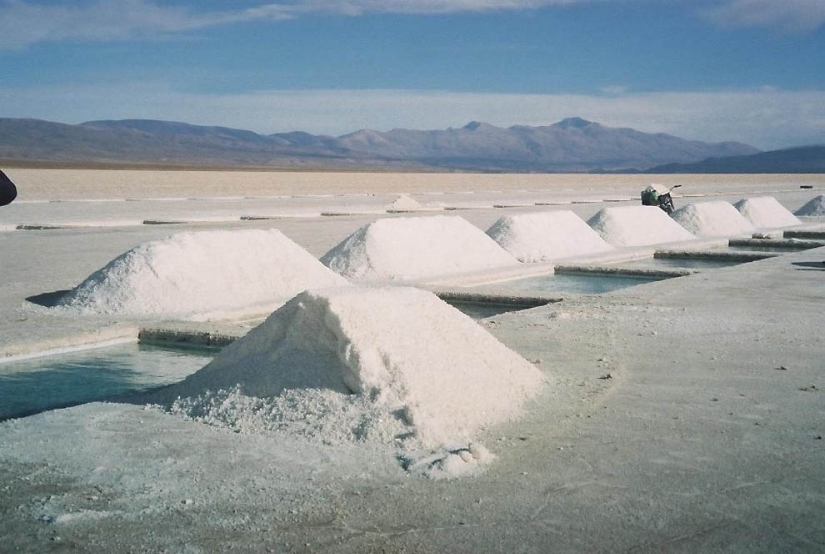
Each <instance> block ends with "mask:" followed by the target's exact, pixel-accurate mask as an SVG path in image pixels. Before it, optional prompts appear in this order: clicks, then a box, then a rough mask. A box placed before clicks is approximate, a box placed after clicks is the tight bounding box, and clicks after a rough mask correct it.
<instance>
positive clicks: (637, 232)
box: [587, 206, 695, 246]
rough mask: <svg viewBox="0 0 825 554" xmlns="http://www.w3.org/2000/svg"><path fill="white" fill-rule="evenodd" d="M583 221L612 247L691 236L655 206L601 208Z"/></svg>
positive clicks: (648, 243) (646, 243) (669, 240)
mask: <svg viewBox="0 0 825 554" xmlns="http://www.w3.org/2000/svg"><path fill="white" fill-rule="evenodd" d="M587 223H588V225H590V227H592V228H593V230H595V231H596V232H597V233H598V234H599V235H601V237H602V238H603V239H604V240H605V241H607V242H608V243H610V244H612V245H613V246H650V245H654V244H662V243H666V242H679V241H685V240H691V239H693V238H695V237H694V236H693V235H692V234H691V233H690V232H688V231H687V230H685V228H684V227H682V226H681V225H679V224H678V223H676V222H675V221H673V220H672V219H671V218H670V217H669V216H668V215H667V214H666V213H665V212H663V211H662V210H661V209H659V208H657V207H655V206H621V207H616V208H604V209H603V210H601V211H600V212H599V213H597V214H596V215H594V216H593V217H592V218H590V220H589V221H588V222H587Z"/></svg>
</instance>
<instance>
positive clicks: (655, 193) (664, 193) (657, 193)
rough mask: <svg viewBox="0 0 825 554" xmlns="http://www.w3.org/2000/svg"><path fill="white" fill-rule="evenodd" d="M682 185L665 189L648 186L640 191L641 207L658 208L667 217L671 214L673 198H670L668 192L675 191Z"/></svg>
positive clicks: (660, 186) (657, 186)
mask: <svg viewBox="0 0 825 554" xmlns="http://www.w3.org/2000/svg"><path fill="white" fill-rule="evenodd" d="M681 186H682V185H673V186H672V187H670V188H669V189H666V188H665V187H663V186H662V185H656V184H653V185H650V186H649V187H647V188H646V189H645V190H643V191H642V205H643V206H658V207H659V208H661V209H662V210H664V212H665V213H666V214H668V215H670V214H671V213H673V210H674V207H673V198H672V197H671V196H670V191H672V190H673V189H677V188H679V187H681Z"/></svg>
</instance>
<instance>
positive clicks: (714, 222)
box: [671, 200, 756, 237]
mask: <svg viewBox="0 0 825 554" xmlns="http://www.w3.org/2000/svg"><path fill="white" fill-rule="evenodd" d="M671 217H672V218H673V219H674V220H675V221H676V222H677V223H679V225H681V226H682V227H684V228H685V229H687V230H688V231H690V232H691V233H693V234H694V235H696V236H699V237H729V236H735V235H749V234H751V233H753V232H754V231H755V230H756V228H755V227H754V226H753V225H751V223H750V221H748V220H747V219H745V217H744V216H743V215H742V214H741V213H739V211H738V210H737V209H736V208H734V207H733V204H731V203H730V202H725V201H724V200H719V201H714V202H700V203H696V204H688V205H687V206H685V207H683V208H679V209H678V210H676V211H675V212H673V214H672V215H671Z"/></svg>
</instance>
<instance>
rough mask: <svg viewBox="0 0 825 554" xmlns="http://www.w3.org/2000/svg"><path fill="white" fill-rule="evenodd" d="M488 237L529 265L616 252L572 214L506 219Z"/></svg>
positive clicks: (522, 215) (500, 221)
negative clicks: (577, 256) (570, 257)
mask: <svg viewBox="0 0 825 554" xmlns="http://www.w3.org/2000/svg"><path fill="white" fill-rule="evenodd" d="M487 234H488V235H490V237H491V238H492V239H493V240H495V241H496V242H497V243H498V244H499V245H500V246H501V247H502V248H504V249H505V250H507V251H508V252H509V253H510V254H512V255H513V256H515V257H516V258H517V259H518V260H519V261H520V262H525V263H532V262H543V261H549V260H556V259H559V258H565V257H569V256H576V255H586V254H597V253H599V252H608V251H610V250H613V247H612V246H610V245H609V244H607V243H606V242H605V241H604V240H603V239H602V238H601V237H600V236H599V234H598V233H596V232H595V231H594V230H593V229H591V228H590V227H589V226H588V225H587V224H586V223H585V222H584V221H583V220H582V219H581V218H580V217H579V216H577V215H576V214H574V213H573V212H571V211H569V210H558V211H551V212H537V213H529V214H518V215H508V216H504V217H502V218H501V219H499V220H498V221H496V222H495V223H494V224H493V226H492V227H490V228H489V229H488V230H487Z"/></svg>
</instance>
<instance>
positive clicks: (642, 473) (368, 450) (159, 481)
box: [0, 170, 825, 552]
mask: <svg viewBox="0 0 825 554" xmlns="http://www.w3.org/2000/svg"><path fill="white" fill-rule="evenodd" d="M110 173H111V174H110ZM126 173H129V174H130V175H126ZM132 173H134V174H138V175H131V174H132ZM161 173H163V172H161ZM169 173H170V174H163V175H158V176H153V177H152V179H150V180H146V181H145V182H144V180H143V179H144V178H145V177H146V175H145V174H143V172H125V173H122V174H121V173H118V172H107V173H106V174H105V175H102V174H96V173H92V175H93V176H95V179H90V178H89V177H88V175H87V176H86V177H85V179H84V178H81V177H80V176H78V175H76V174H64V175H63V177H66V180H65V181H61V175H60V174H59V173H51V172H48V173H39V172H38V171H37V170H25V171H24V170H17V171H13V170H12V171H9V172H8V174H9V175H10V177H12V179H14V180H15V181H16V182H17V183H18V187H19V189H20V198H19V200H20V201H21V202H20V204H12V205H11V206H8V207H6V208H3V209H0V228H3V226H4V225H6V226H10V227H14V226H16V225H18V224H22V223H25V222H26V221H32V222H33V221H38V222H41V223H48V222H63V223H64V224H65V223H66V222H71V221H75V222H77V221H81V220H83V221H85V222H87V223H88V222H92V223H96V222H97V223H100V222H107V221H109V222H111V221H115V220H119V221H124V220H128V221H129V224H126V225H121V226H114V227H113V226H109V225H94V224H93V225H88V226H86V227H83V228H65V229H54V230H9V231H2V232H0V252H2V264H0V282H1V283H2V285H0V353H3V354H4V355H20V354H31V353H32V352H36V351H38V349H41V350H42V349H43V348H61V347H64V348H65V347H67V346H70V345H75V344H78V343H82V342H84V341H85V342H95V341H99V340H103V339H108V338H111V337H118V336H121V337H128V336H134V334H135V333H136V327H137V326H139V325H141V324H143V323H145V322H142V321H134V320H131V319H126V318H118V317H90V318H78V317H64V316H59V315H55V314H54V313H52V312H50V311H49V310H48V309H46V308H44V307H42V306H37V305H35V304H32V303H31V302H28V301H26V298H28V297H32V296H36V295H43V294H45V293H50V292H55V291H59V290H65V289H69V288H71V287H73V286H76V285H77V284H78V283H80V282H81V281H82V280H83V279H84V278H85V277H87V276H88V275H89V274H91V273H92V272H93V271H95V270H97V269H98V268H100V267H102V266H103V265H104V264H106V263H107V262H108V261H109V260H111V259H113V258H114V257H116V256H118V255H119V254H121V253H123V252H125V251H126V250H128V249H129V248H132V247H134V246H137V245H138V244H142V243H144V242H147V241H149V240H154V239H158V238H162V237H164V236H168V235H169V234H171V233H175V232H179V231H183V230H198V229H240V228H243V229H249V228H277V229H279V230H280V231H281V232H283V233H284V234H285V235H286V236H287V237H289V238H290V239H292V240H293V241H295V242H296V243H298V244H299V245H301V246H302V247H304V248H305V249H307V250H308V251H309V252H311V253H312V254H313V255H315V256H317V257H320V256H321V255H322V254H324V253H325V252H326V251H328V250H329V249H330V248H332V247H333V246H334V245H335V244H337V243H338V242H340V241H341V240H342V239H344V238H345V237H346V236H348V235H349V234H351V233H352V232H354V231H355V230H356V229H358V228H359V227H360V226H362V225H364V224H366V223H368V222H370V221H373V220H374V219H376V218H378V217H394V216H393V215H390V214H382V213H381V209H382V208H383V207H384V206H387V205H389V204H391V203H392V201H393V200H394V199H395V198H396V195H397V194H398V193H401V192H405V193H408V194H411V195H412V197H413V198H415V199H416V200H418V201H419V202H427V203H432V202H441V203H444V204H445V205H450V204H452V205H453V207H463V208H465V209H461V210H456V211H454V212H450V213H451V214H457V215H460V216H461V217H463V218H465V219H467V220H468V221H470V222H471V223H472V224H474V225H476V226H478V227H479V228H481V229H486V228H487V227H489V225H491V224H492V223H493V222H494V221H496V220H497V219H498V218H499V217H501V216H502V215H506V214H513V213H524V212H530V211H541V210H547V209H553V208H552V206H549V207H548V206H546V205H543V204H544V203H545V202H556V203H557V205H558V207H559V209H565V210H572V211H574V212H575V213H576V214H577V215H579V216H581V217H583V218H584V219H587V218H589V217H591V216H592V215H593V214H595V213H596V212H597V211H599V210H600V209H602V208H604V207H606V206H616V205H623V204H622V202H617V200H619V199H620V198H627V199H628V200H624V201H623V202H625V204H626V205H635V204H636V203H637V201H636V200H635V198H636V196H637V195H638V191H640V190H641V189H642V188H644V186H645V185H646V184H647V183H648V182H649V181H650V180H655V178H654V179H650V178H648V176H581V177H579V176H542V175H534V176H489V175H487V176H476V175H416V174H400V175H392V176H388V175H381V174H364V175H360V174H359V175H353V174H343V175H336V174H294V176H293V174H253V175H251V176H241V177H239V180H240V182H242V183H247V184H241V185H238V184H237V183H238V182H237V181H234V179H229V178H228V176H229V175H231V174H219V173H216V174H214V175H213V174H212V173H211V172H209V173H207V174H193V175H189V174H175V173H173V172H169ZM204 175H206V178H205V177H204ZM275 177H278V178H279V179H280V181H279V183H280V184H279V185H278V186H277V187H275V188H273V186H272V184H271V181H268V179H274V178H275ZM382 179H384V182H383V183H382ZM668 179H674V182H682V183H684V187H683V188H682V189H680V191H681V192H682V193H683V194H684V193H696V194H704V195H707V196H708V197H709V199H714V200H717V199H721V200H726V201H731V202H733V201H736V200H738V199H740V198H742V197H743V196H746V195H753V196H755V195H766V194H770V195H771V196H775V197H776V198H777V199H778V200H779V201H780V202H781V203H782V204H783V205H785V206H786V207H787V208H789V209H791V210H795V209H797V208H798V207H800V206H802V205H803V204H804V203H805V202H807V201H808V200H810V199H811V198H813V197H814V196H816V195H818V194H821V193H822V189H825V177H822V176H747V177H740V176H708V177H702V176H700V177H696V176H679V177H674V176H668ZM26 180H30V181H33V183H32V188H31V189H30V190H32V192H31V195H29V193H28V192H27V187H26V185H25V181H26ZM690 180H695V182H696V184H695V185H693V184H690ZM92 181H95V183H92ZM61 182H62V183H63V184H64V185H65V184H66V183H72V187H69V188H68V189H66V188H65V187H61ZM136 183H141V184H142V185H143V186H144V187H145V188H143V189H141V191H140V192H141V194H140V195H136V194H135V188H134V187H135V184H136ZM800 184H806V185H807V184H810V185H813V186H814V187H815V188H814V190H807V189H806V190H800V189H799V185H800ZM198 187H201V188H200V190H201V192H200V194H199V193H198V192H197V189H198ZM66 190H71V191H73V192H66ZM496 190H499V191H501V192H493V191H496ZM306 193H317V194H324V195H330V196H312V197H309V198H295V197H294V194H306ZM357 193H368V194H371V195H372V196H364V195H359V194H357ZM436 193H441V194H436ZM61 194H65V195H66V196H61ZM336 194H347V195H348V196H345V197H338V196H334V195H336ZM201 195H202V196H210V195H211V196H214V197H216V199H215V200H207V201H204V200H200V201H198V200H173V199H171V198H184V199H187V198H196V197H199V196H201ZM279 195H287V196H289V198H288V199H280V198H275V196H279ZM133 196H139V197H142V198H144V199H143V200H133V201H129V202H126V201H125V198H127V197H130V198H131V197H133ZM163 196H167V197H169V198H170V199H169V200H154V198H158V197H163ZM247 196H262V197H264V198H262V199H256V200H250V199H247V198H246V197H247ZM217 197H220V198H217ZM239 197H240V198H241V199H238V198H239ZM630 198H633V200H630ZM52 199H70V200H73V201H71V202H49V201H47V200H52ZM101 199H109V200H117V199H124V200H123V201H109V202H99V201H98V202H90V201H89V200H101ZM531 200H532V204H530V201H531ZM698 200H700V199H694V198H690V199H688V198H683V199H680V198H678V197H677V199H676V204H677V207H679V206H682V205H684V204H686V203H687V202H688V201H698ZM41 201H43V202H41ZM572 202H577V203H572ZM150 204H151V205H152V206H154V205H157V206H156V207H154V208H150V209H147V208H146V206H148V205H150ZM505 204H506V205H514V206H516V205H517V206H518V207H512V208H494V207H493V206H494V205H505ZM252 209H260V210H273V211H276V212H277V211H278V210H282V211H284V212H286V211H289V210H293V213H294V211H295V210H297V211H301V210H305V209H306V210H307V211H306V212H303V213H304V216H303V217H281V218H279V219H272V220H241V219H240V215H241V214H242V213H244V212H247V211H249V210H252ZM316 209H317V210H318V212H319V213H320V212H322V211H329V212H332V211H337V212H340V213H344V212H349V213H352V214H354V215H343V216H320V215H316V216H312V215H311V214H309V212H310V210H316ZM216 212H220V214H219V215H221V216H223V219H221V220H220V221H216V220H212V221H204V220H203V218H204V217H206V216H208V215H214V214H215V213H216ZM368 212H372V213H368ZM145 214H154V215H157V217H163V218H180V219H181V221H188V223H182V224H176V225H147V224H144V223H143V222H142V221H143V219H145V217H144V215H145ZM307 214H309V215H307ZM154 215H153V217H154ZM236 215H238V217H237V218H235V216H236ZM198 219H200V220H199V221H198ZM138 220H141V221H140V222H139V223H137V221H138ZM820 221H821V220H820ZM58 226H59V225H58ZM823 260H825V249H818V250H812V251H805V252H800V253H794V254H787V255H783V256H781V257H778V258H774V259H769V260H763V261H759V262H753V263H750V264H745V265H741V266H736V267H731V268H725V269H717V270H713V272H712V273H701V274H698V275H692V276H689V277H682V278H679V279H676V280H666V281H661V282H657V283H651V284H646V285H643V286H639V287H634V288H630V289H624V290H623V291H617V292H614V293H610V294H606V295H600V296H575V297H568V298H566V299H565V300H564V301H563V302H561V303H557V304H552V305H548V306H545V307H542V308H535V309H532V310H527V311H522V312H513V313H509V314H505V315H501V316H496V317H494V318H489V319H486V320H482V321H481V322H480V324H481V325H482V326H483V327H484V328H485V329H487V330H488V331H489V332H490V333H492V334H493V335H494V336H495V337H497V338H498V339H499V340H500V341H502V342H503V343H504V344H505V345H506V346H509V347H510V348H512V349H513V350H514V351H515V352H517V353H518V354H520V355H521V356H523V357H524V358H525V359H527V360H529V361H532V362H533V364H534V365H535V366H536V367H537V368H539V369H540V370H541V371H542V372H543V373H545V374H546V375H547V376H548V378H549V379H550V384H549V385H548V386H547V389H546V391H544V392H543V393H542V394H541V395H540V396H539V397H538V398H537V399H534V400H533V401H532V402H531V403H530V405H529V407H528V409H527V413H526V415H525V416H524V417H522V418H520V419H517V420H515V421H512V422H509V423H504V424H500V425H497V426H493V427H490V428H487V429H486V430H484V431H483V433H481V434H480V435H479V436H478V437H477V438H478V440H479V442H481V443H482V444H484V445H485V446H486V447H487V448H488V449H489V450H490V451H491V452H492V453H493V454H494V455H495V456H497V457H498V460H497V461H496V462H495V463H493V464H491V465H490V466H489V467H488V468H487V469H486V471H484V472H483V473H481V474H480V475H477V476H474V477H466V478H461V479H455V480H437V481H434V480H430V479H425V478H421V477H417V476H413V475H410V474H408V473H407V472H405V471H404V470H403V469H402V468H401V467H400V466H399V464H398V461H397V459H396V458H395V456H394V454H393V452H392V451H389V450H387V449H386V448H383V447H381V446H380V445H373V444H357V443H335V444H325V443H323V442H322V441H314V440H310V439H307V438H305V437H300V436H294V435H291V434H289V433H288V432H271V433H257V434H256V433H249V434H246V433H234V432H232V431H231V430H227V429H224V428H218V427H212V426H208V425H205V424H203V423H199V422H194V421H188V420H185V419H183V418H180V417H177V416H172V415H169V414H166V413H164V412H162V411H160V410H157V409H146V408H144V406H142V405H140V404H137V405H132V404H89V405H86V406H81V407H76V408H70V409H67V410H59V411H53V412H47V413H44V414H41V415H38V416H33V417H29V418H24V419H19V420H11V421H7V422H4V423H0V444H2V448H0V487H2V489H3V493H4V494H3V500H2V502H1V503H0V513H2V517H0V521H1V522H2V523H0V537H2V538H3V541H4V542H3V544H4V548H7V549H8V550H9V551H14V550H15V549H17V550H20V551H38V552H40V551H62V550H64V549H65V550H69V549H73V550H79V551H88V552H100V551H109V552H128V551H161V550H167V551H181V552H184V551H190V552H211V551H222V550H226V549H228V548H229V546H230V545H231V546H233V547H234V548H235V549H237V550H240V551H248V552H257V551H266V550H272V551H284V552H288V551H296V552H312V551H325V552H327V551H328V552H382V551H383V552H386V551H403V552H443V551H447V550H450V551H456V552H513V551H524V552H547V551H559V552H594V551H611V552H612V551H638V552H662V551H677V552H678V551H685V552H696V551H726V552H731V551H733V552H776V551H787V552H795V551H799V552H811V551H818V550H822V549H825V524H823V522H825V478H824V477H823V475H825V471H823V470H825V456H823V454H825V452H823V440H822V436H823V435H825V427H824V426H823V425H824V423H823V422H825V417H823V414H825V399H824V398H823V396H822V392H821V391H822V390H823V389H825V382H823V373H822V372H823V366H822V362H821V360H822V356H823V353H825V344H823V338H822V335H821V313H822V307H823V300H825V296H824V295H823V291H825V282H824V281H823V279H825V270H824V269H822V268H821V267H820V266H817V265H816V264H817V263H819V262H822V261H823ZM152 323H158V322H156V321H153V322H152ZM209 325H212V326H213V327H215V328H221V329H223V328H229V327H232V328H234V330H235V331H237V332H239V333H243V332H245V330H246V328H244V327H243V326H242V325H239V324H229V323H226V322H213V323H211V324H209ZM79 337H80V339H79ZM2 367H3V366H2V364H0V372H2Z"/></svg>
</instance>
